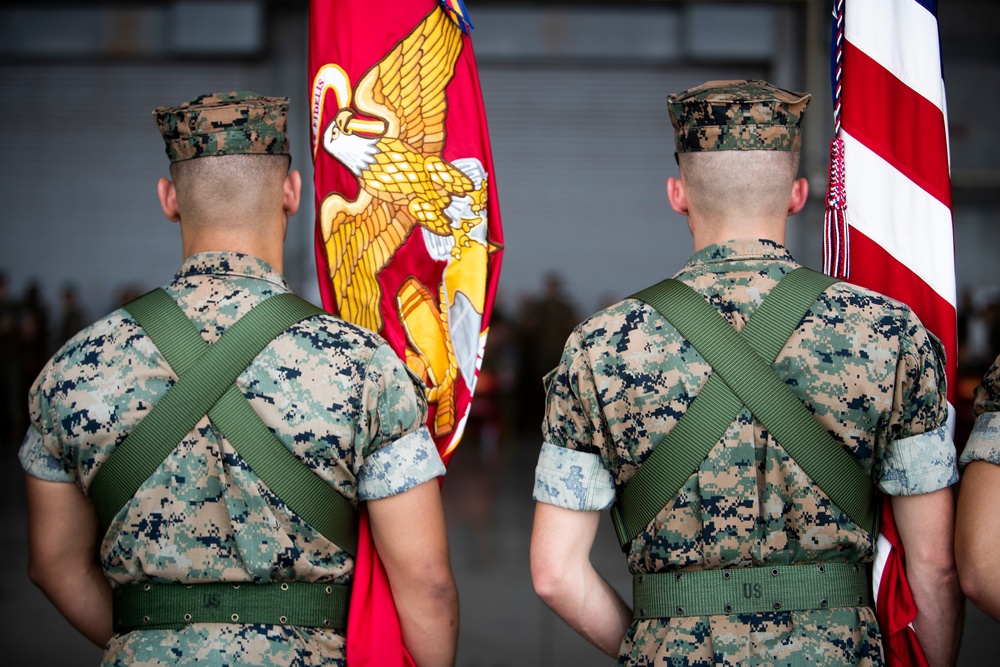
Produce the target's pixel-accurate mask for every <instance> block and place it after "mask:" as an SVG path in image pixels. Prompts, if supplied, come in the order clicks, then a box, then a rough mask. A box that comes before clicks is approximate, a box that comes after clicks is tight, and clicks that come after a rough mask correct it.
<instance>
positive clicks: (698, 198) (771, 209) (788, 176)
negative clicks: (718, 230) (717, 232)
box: [677, 151, 799, 219]
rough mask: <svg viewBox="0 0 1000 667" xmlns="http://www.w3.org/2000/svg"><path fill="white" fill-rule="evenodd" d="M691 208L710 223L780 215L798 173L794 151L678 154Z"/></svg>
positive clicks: (797, 160)
mask: <svg viewBox="0 0 1000 667" xmlns="http://www.w3.org/2000/svg"><path fill="white" fill-rule="evenodd" d="M677 160H678V164H679V165H680V171H681V179H683V181H684V185H685V188H686V191H687V196H688V201H689V203H690V206H691V208H692V209H694V210H697V211H698V212H699V213H700V214H701V215H702V216H704V217H705V218H708V219H732V218H735V217H746V218H751V219H761V218H772V217H777V216H781V215H783V214H784V213H785V211H786V210H787V207H788V198H789V196H790V195H791V192H792V182H793V181H794V180H795V176H796V174H797V173H798V169H799V154H798V152H797V151H717V152H704V153H684V154H681V155H678V158H677Z"/></svg>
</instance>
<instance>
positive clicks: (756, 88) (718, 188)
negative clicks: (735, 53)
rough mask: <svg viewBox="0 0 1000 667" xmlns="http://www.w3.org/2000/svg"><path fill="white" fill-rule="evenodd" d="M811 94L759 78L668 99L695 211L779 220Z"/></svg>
mask: <svg viewBox="0 0 1000 667" xmlns="http://www.w3.org/2000/svg"><path fill="white" fill-rule="evenodd" d="M808 104H809V95H806V94H802V93H794V92H791V91H787V90H783V89H781V88H778V87H776V86H773V85H771V84H769V83H767V82H764V81H709V82H707V83H704V84H702V85H700V86H697V87H695V88H691V89H689V90H686V91H684V92H681V93H677V94H676V95H671V96H670V99H669V110H670V120H671V123H672V124H673V126H674V131H675V135H674V136H675V146H676V150H677V161H678V164H679V166H680V170H681V178H682V180H683V181H684V185H685V191H686V193H687V195H688V203H689V205H690V207H691V210H692V211H696V212H697V213H698V215H699V216H701V217H702V218H705V219H709V220H712V219H731V218H734V217H736V216H739V217H746V218H760V217H768V218H770V217H775V216H781V215H783V214H784V212H785V211H786V210H787V207H788V201H789V196H790V195H791V191H792V183H793V181H794V180H795V176H796V174H797V172H798V165H799V147H800V145H801V133H800V131H799V127H800V123H801V121H802V116H803V114H804V113H805V108H806V106H807V105H808Z"/></svg>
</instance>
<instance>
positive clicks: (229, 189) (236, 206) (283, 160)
mask: <svg viewBox="0 0 1000 667" xmlns="http://www.w3.org/2000/svg"><path fill="white" fill-rule="evenodd" d="M288 163H289V158H288V157H287V156H284V155H246V154H244V155H219V156H214V157H205V158H200V159H197V160H186V161H183V162H175V163H174V164H172V165H170V176H171V178H172V179H173V181H174V186H175V187H176V189H177V208H178V210H179V211H180V214H181V220H183V221H184V223H185V224H187V225H191V226H194V227H200V226H205V225H212V226H213V227H216V228H221V227H229V226H232V227H235V228H239V229H243V230H247V231H249V230H252V229H253V228H254V227H255V226H259V225H264V224H266V223H267V222H268V221H271V220H273V219H274V218H275V217H276V216H280V214H281V207H282V200H281V196H282V184H283V183H284V180H285V176H286V175H287V174H288Z"/></svg>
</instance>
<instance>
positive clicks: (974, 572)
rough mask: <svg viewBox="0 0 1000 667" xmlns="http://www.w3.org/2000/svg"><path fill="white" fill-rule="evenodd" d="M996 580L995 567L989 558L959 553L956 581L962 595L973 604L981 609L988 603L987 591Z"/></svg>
mask: <svg viewBox="0 0 1000 667" xmlns="http://www.w3.org/2000/svg"><path fill="white" fill-rule="evenodd" d="M995 578H996V567H995V566H994V565H993V564H992V563H991V562H990V559H989V558H983V557H982V556H981V555H980V554H976V553H960V557H959V559H958V580H959V584H960V585H961V588H962V593H963V594H964V595H965V597H967V598H969V600H971V601H972V603H973V604H975V605H976V606H977V607H980V608H982V606H983V605H984V604H986V603H987V602H988V600H987V596H988V591H989V590H990V588H991V583H992V582H993V581H994V580H995Z"/></svg>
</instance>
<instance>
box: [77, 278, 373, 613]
mask: <svg viewBox="0 0 1000 667" xmlns="http://www.w3.org/2000/svg"><path fill="white" fill-rule="evenodd" d="M125 308H126V310H127V311H128V312H129V313H130V314H131V315H132V316H133V317H134V318H135V319H136V321H137V322H138V323H139V325H140V326H141V327H142V328H143V330H144V331H145V332H146V334H147V335H148V336H149V337H150V339H151V340H152V341H153V344H154V345H156V347H157V348H158V349H159V350H160V352H161V353H162V354H163V356H164V357H165V358H166V360H167V363H168V364H170V367H171V368H172V369H173V371H174V372H175V373H176V374H177V376H178V380H177V382H176V384H174V386H173V387H171V388H170V390H169V391H168V392H167V393H166V394H165V395H164V396H163V398H161V399H160V400H159V401H158V402H157V403H156V405H154V406H153V409H152V410H150V412H149V413H147V414H146V416H145V417H144V418H143V419H142V420H141V421H140V422H139V424H137V425H136V427H135V428H134V429H133V430H132V431H131V432H130V433H129V434H128V436H127V437H126V438H125V440H124V441H123V442H122V443H121V445H119V446H118V448H117V449H116V450H115V451H114V452H113V453H112V455H111V456H110V457H108V459H107V460H106V461H105V462H104V464H103V465H102V466H101V467H100V469H99V470H98V471H97V474H96V475H95V477H94V480H93V482H92V483H91V485H90V489H89V493H90V497H91V499H92V500H93V502H94V505H95V507H96V508H97V513H98V516H99V518H100V520H101V524H102V529H103V530H105V531H106V530H107V528H108V527H109V526H110V524H111V522H112V521H113V520H114V518H115V516H116V515H117V514H118V512H119V511H120V510H121V509H122V508H123V507H124V506H125V505H126V504H127V503H128V502H129V500H131V499H132V498H133V497H134V495H135V493H136V492H137V491H138V489H139V487H140V486H141V485H142V484H143V482H145V481H146V480H147V479H148V478H149V476H150V475H152V474H153V472H154V471H155V470H156V469H157V468H158V467H159V466H160V465H161V464H162V463H163V461H164V460H165V459H166V457H167V456H169V454H170V453H171V452H172V451H173V450H174V449H175V448H176V447H177V445H178V444H179V443H180V442H181V440H182V439H183V438H184V437H185V436H186V435H187V434H188V433H190V432H191V430H192V429H193V428H194V427H195V425H196V424H197V423H198V421H200V420H201V418H202V417H204V416H205V415H206V414H208V417H209V419H211V420H212V422H213V423H214V424H215V425H216V426H217V427H218V428H219V430H220V431H221V432H222V434H223V435H224V436H225V437H226V439H227V440H228V441H229V442H230V444H232V445H233V447H234V448H235V449H236V451H237V452H238V453H239V455H240V456H241V457H242V458H243V460H244V461H246V463H247V465H249V466H250V468H251V469H252V470H253V471H254V472H255V473H256V474H257V476H258V477H260V479H261V481H263V482H264V484H265V485H267V487H268V488H269V489H270V490H271V491H272V492H273V493H275V494H276V495H277V496H278V497H279V498H281V500H282V501H283V502H284V503H285V504H286V505H287V506H288V507H289V509H291V510H292V512H294V513H295V514H296V515H297V516H299V517H300V518H301V519H303V520H304V521H305V522H306V523H308V524H309V525H310V526H312V527H313V528H315V529H316V530H317V531H318V532H319V533H320V534H322V535H323V536H324V537H326V538H327V539H329V540H330V541H331V542H333V543H334V544H336V545H337V546H339V547H340V548H341V549H344V550H345V551H347V552H348V553H350V554H352V555H353V554H354V553H355V552H356V550H357V512H356V511H355V510H354V508H353V507H352V506H351V504H350V502H349V501H348V500H347V499H346V498H344V497H343V496H342V495H341V494H340V493H338V492H337V491H336V489H334V488H333V487H332V486H330V485H329V484H328V483H327V482H326V481H324V480H323V479H322V478H320V477H319V476H318V475H316V474H315V473H314V472H313V471H312V470H310V469H309V467H308V466H306V465H305V464H304V463H303V462H302V461H301V460H299V459H298V458H297V457H296V456H295V455H294V454H292V452H290V451H289V450H288V449H287V448H286V447H285V446H284V444H282V443H281V441H280V440H278V438H277V437H276V436H275V435H274V433H272V432H271V430H270V429H269V428H268V427H267V426H266V425H265V424H264V422H263V421H262V420H261V419H260V417H259V416H258V415H257V413H256V412H255V411H254V409H253V408H252V407H251V405H250V403H249V402H248V401H247V399H246V397H245V396H244V395H243V393H242V392H241V391H240V390H239V388H238V387H237V386H236V385H235V384H234V383H235V381H236V378H237V377H239V375H240V374H241V373H242V372H243V371H244V370H246V368H247V367H248V366H249V365H250V363H251V362H252V361H253V360H254V358H255V357H256V356H257V355H258V354H260V352H261V351H262V350H263V349H264V348H265V347H267V345H268V344H269V343H270V342H271V341H272V340H274V339H275V338H276V337H277V336H278V335H280V334H281V333H282V332H284V331H285V330H286V329H287V328H288V327H290V326H292V325H293V324H295V323H297V322H301V321H302V320H304V319H307V318H309V317H312V316H314V315H316V314H319V313H321V312H323V311H321V310H319V309H318V308H316V307H315V306H313V305H311V304H309V303H307V302H306V301H303V300H302V299H300V298H299V297H297V296H295V295H294V294H278V295H275V296H273V297H270V298H268V299H266V300H264V301H263V302H261V303H260V304H258V305H257V306H255V307H254V308H253V309H251V311H250V312H249V313H247V314H246V315H244V316H243V317H242V318H240V319H239V320H238V321H237V322H235V323H234V324H233V325H232V326H230V327H229V329H228V330H227V331H226V333H225V334H223V335H222V337H221V338H219V339H218V340H217V341H216V342H215V343H214V344H211V345H209V344H208V343H207V342H206V341H205V340H204V339H203V338H202V337H201V335H200V334H199V333H198V332H197V330H196V329H195V328H194V325H193V324H192V323H191V321H190V320H189V319H188V318H187V316H186V315H184V312H183V311H182V310H181V309H180V307H179V306H178V305H177V304H176V303H175V302H174V300H173V299H172V298H170V296H169V295H168V294H167V293H166V292H164V291H163V290H159V289H158V290H153V291H152V292H149V293H148V294H146V295H144V296H142V297H140V298H138V299H136V300H135V301H133V302H131V303H129V304H128V305H126V307H125ZM290 585H291V584H280V585H278V584H276V585H275V586H278V588H277V589H276V590H278V591H280V592H281V593H282V594H284V593H285V592H287V591H288V590H289V586H290ZM310 585H311V584H310ZM139 586H140V584H136V585H133V586H126V587H122V588H119V589H118V590H116V605H115V607H116V608H115V622H116V630H119V631H121V630H122V629H128V628H131V627H153V626H154V625H155V626H156V627H160V628H163V627H173V626H181V625H183V624H184V623H185V622H198V621H203V622H209V621H207V620H205V619H203V618H202V617H203V616H205V614H206V613H208V614H209V616H211V621H213V622H218V619H215V618H214V616H212V613H214V614H215V615H218V613H219V612H218V610H219V609H220V600H221V601H223V602H225V601H227V600H231V599H233V598H234V595H235V596H237V597H238V598H239V599H242V600H244V602H243V605H244V607H246V605H249V611H248V612H245V613H243V614H242V616H241V614H240V613H239V611H235V612H233V613H228V614H226V618H229V619H230V620H231V621H233V622H241V623H246V622H249V623H257V622H259V623H271V622H274V621H273V620H271V616H275V618H288V615H287V614H285V613H278V612H277V611H275V610H274V609H276V608H272V607H273V605H272V606H271V607H268V606H267V605H264V607H267V609H264V607H262V606H261V603H260V601H259V600H258V599H257V598H258V597H259V596H260V595H261V593H260V591H261V590H263V589H259V588H257V587H255V586H252V585H245V586H244V588H247V589H251V590H255V592H254V593H244V594H239V593H233V592H232V591H230V592H228V593H221V592H220V591H214V590H213V591H212V592H208V588H206V586H209V585H208V584H199V585H197V586H192V587H186V586H179V585H151V584H142V585H141V586H142V594H137V593H135V590H136V589H137V588H138V587H139ZM210 586H216V587H218V586H223V587H225V588H230V587H231V586H229V585H226V584H211V585H210ZM313 586H316V587H317V588H316V590H319V591H321V592H320V593H306V592H304V589H303V590H299V589H300V588H301V586H296V592H295V593H294V595H283V597H282V598H281V599H285V598H287V600H288V601H289V603H290V604H291V605H292V606H293V607H294V606H296V605H302V604H306V600H310V601H312V602H310V603H309V604H313V603H315V605H318V607H316V606H314V607H310V609H313V611H311V612H308V613H306V614H305V618H303V619H301V620H303V621H305V622H302V623H298V624H299V625H318V626H320V627H322V626H327V627H330V626H332V627H339V626H342V625H343V622H342V618H341V616H342V614H341V612H340V611H339V609H340V608H341V607H344V609H346V606H345V605H346V603H345V602H344V600H345V599H346V598H345V595H346V591H344V590H341V589H343V587H341V586H333V587H330V586H327V585H325V584H322V585H321V584H315V585H313ZM281 587H284V588H281ZM238 589H239V586H238V585H237V586H236V587H235V589H234V590H238ZM328 589H329V590H330V591H332V592H328ZM185 590H187V591H189V592H187V593H185V592H184V591H185ZM191 590H194V593H191V592H190V591H191ZM252 596H253V600H251V599H250V598H251V597H252ZM293 598H294V600H293ZM314 598H315V599H314ZM137 600H142V603H141V604H139V603H138V602H136V601H137ZM197 600H201V601H202V602H204V604H202V605H201V606H200V607H199V604H200V603H199V604H195V602H196V601H197ZM119 602H121V605H119ZM137 605H138V606H137ZM119 606H120V607H121V610H119ZM287 606H288V605H283V606H281V609H284V608H286V607H287ZM174 607H178V608H185V609H187V611H185V612H184V613H182V614H181V613H178V614H175V615H169V616H168V617H163V618H160V619H157V618H151V616H150V615H149V614H148V613H141V611H136V610H142V609H153V610H160V611H159V612H157V613H161V615H162V613H163V612H164V610H167V609H173V608H174ZM202 607H203V608H204V609H203V610H202V611H200V612H199V611H198V609H200V608H202ZM244 607H241V608H240V609H243V608H244ZM222 608H225V605H223V606H222ZM262 609H264V611H263V612H262ZM204 610H208V612H206V611H204ZM317 610H318V611H317ZM264 612H266V613H264ZM272 612H273V613H272ZM345 614H346V612H345ZM154 615H155V614H154ZM174 616H177V618H174ZM313 617H316V618H319V619H320V620H319V622H317V623H315V624H314V623H312V621H311V620H310V619H312V618H313ZM344 617H345V618H346V616H344ZM206 618H207V617H206ZM191 619H194V620H191ZM236 619H240V620H236ZM324 621H325V622H324Z"/></svg>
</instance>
